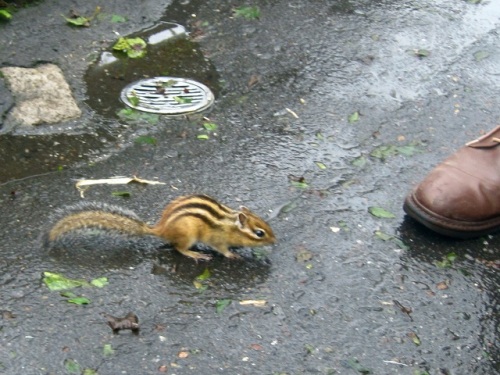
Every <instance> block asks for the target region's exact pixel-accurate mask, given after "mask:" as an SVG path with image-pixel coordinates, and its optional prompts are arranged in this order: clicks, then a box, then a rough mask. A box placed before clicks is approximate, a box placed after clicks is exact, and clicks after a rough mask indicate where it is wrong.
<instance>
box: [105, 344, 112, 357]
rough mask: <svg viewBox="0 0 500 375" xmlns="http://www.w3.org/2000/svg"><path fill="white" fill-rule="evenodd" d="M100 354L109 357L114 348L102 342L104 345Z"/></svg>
mask: <svg viewBox="0 0 500 375" xmlns="http://www.w3.org/2000/svg"><path fill="white" fill-rule="evenodd" d="M102 354H103V355H104V356H105V357H111V356H112V355H113V354H115V350H114V349H113V347H112V346H111V344H104V346H103V348H102Z"/></svg>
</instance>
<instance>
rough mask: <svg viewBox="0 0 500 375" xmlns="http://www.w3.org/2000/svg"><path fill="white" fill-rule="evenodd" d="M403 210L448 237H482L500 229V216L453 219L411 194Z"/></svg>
mask: <svg viewBox="0 0 500 375" xmlns="http://www.w3.org/2000/svg"><path fill="white" fill-rule="evenodd" d="M403 210H404V211H405V212H406V213H407V214H408V215H409V216H410V217H412V218H413V219H415V220H416V221H418V222H419V223H420V224H422V225H424V226H426V227H427V228H429V229H431V230H433V231H434V232H437V233H439V234H442V235H444V236H448V237H454V238H461V239H469V238H474V237H481V236H484V235H487V234H491V233H493V232H497V231H498V230H500V217H499V218H496V219H490V220H485V221H479V222H470V221H461V220H453V219H449V218H446V217H443V216H440V215H437V214H435V213H434V212H432V211H430V210H428V209H427V208H425V207H424V206H422V205H421V204H420V203H419V201H418V200H417V199H416V197H415V194H414V193H411V194H409V195H408V196H407V197H406V199H405V202H404V204H403Z"/></svg>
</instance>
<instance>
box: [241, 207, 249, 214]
mask: <svg viewBox="0 0 500 375" xmlns="http://www.w3.org/2000/svg"><path fill="white" fill-rule="evenodd" d="M240 210H241V212H243V213H244V214H248V213H250V210H249V209H248V208H247V207H245V206H240Z"/></svg>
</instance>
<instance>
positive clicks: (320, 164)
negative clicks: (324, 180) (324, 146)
mask: <svg viewBox="0 0 500 375" xmlns="http://www.w3.org/2000/svg"><path fill="white" fill-rule="evenodd" d="M316 165H317V166H318V168H319V169H326V165H324V164H323V163H321V162H319V161H317V162H316Z"/></svg>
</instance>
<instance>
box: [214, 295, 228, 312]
mask: <svg viewBox="0 0 500 375" xmlns="http://www.w3.org/2000/svg"><path fill="white" fill-rule="evenodd" d="M230 304H231V300H230V299H220V300H218V301H217V302H215V311H216V312H217V314H219V313H221V312H222V311H224V309H225V308H226V307H228V306H229V305H230Z"/></svg>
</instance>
